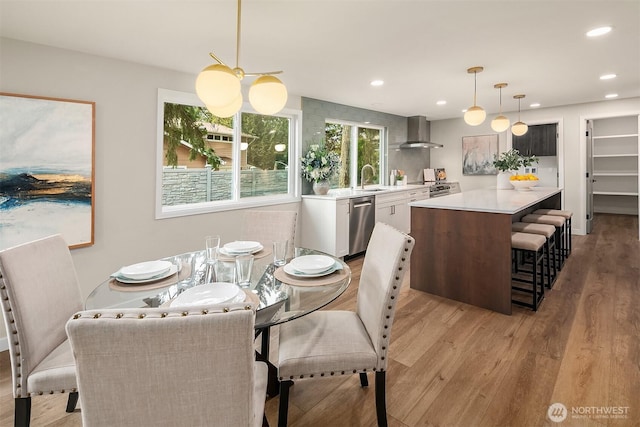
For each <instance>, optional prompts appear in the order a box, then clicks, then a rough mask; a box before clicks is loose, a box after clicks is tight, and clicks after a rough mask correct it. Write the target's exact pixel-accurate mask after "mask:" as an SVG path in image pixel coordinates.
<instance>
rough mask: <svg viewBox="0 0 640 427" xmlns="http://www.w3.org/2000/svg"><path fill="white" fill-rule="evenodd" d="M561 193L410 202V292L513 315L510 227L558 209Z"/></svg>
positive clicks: (486, 193) (493, 193)
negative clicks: (527, 217)
mask: <svg viewBox="0 0 640 427" xmlns="http://www.w3.org/2000/svg"><path fill="white" fill-rule="evenodd" d="M561 191H562V190H561V189H560V188H551V187H541V188H536V187H534V188H533V189H532V190H531V191H516V190H496V189H495V188H494V189H481V190H471V191H465V192H462V193H458V194H451V195H448V196H445V197H440V198H436V199H427V200H421V201H416V202H412V203H410V204H409V206H410V207H411V235H412V236H413V237H414V238H415V240H416V243H415V247H414V249H413V252H412V254H411V283H410V286H411V288H413V289H417V290H420V291H424V292H429V293H431V294H434V295H439V296H442V297H445V298H450V299H453V300H456V301H461V302H465V303H468V304H472V305H476V306H478V307H483V308H487V309H489V310H494V311H497V312H500V313H504V314H511V223H513V222H517V221H519V220H520V218H522V217H523V216H524V215H527V214H529V213H531V212H532V211H534V210H536V209H540V208H547V209H560V205H561V200H560V196H561Z"/></svg>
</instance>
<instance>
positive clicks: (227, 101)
mask: <svg viewBox="0 0 640 427" xmlns="http://www.w3.org/2000/svg"><path fill="white" fill-rule="evenodd" d="M241 16H242V2H241V0H238V11H237V20H236V66H235V68H233V69H231V68H230V67H229V66H228V65H227V64H225V63H224V62H222V60H220V58H218V57H217V56H216V55H214V54H213V53H209V55H210V56H211V57H212V58H213V59H215V60H216V62H217V64H213V65H209V66H208V67H206V68H204V69H203V70H202V71H201V72H200V74H198V77H197V78H196V94H197V95H198V97H199V98H200V100H201V101H202V102H203V103H204V104H205V105H206V106H207V109H209V111H211V113H212V114H214V115H216V116H218V117H231V116H233V115H234V114H235V113H237V112H238V111H239V110H240V108H241V107H242V85H241V84H240V81H241V80H242V79H243V78H244V77H245V76H259V77H258V78H257V79H256V81H255V82H254V83H253V84H252V85H251V88H250V90H249V102H250V103H251V105H252V107H253V108H254V109H255V110H256V111H257V112H259V113H261V114H265V115H270V114H275V113H277V112H278V111H280V110H281V109H282V108H283V107H284V106H285V105H286V103H287V96H288V95H287V88H286V87H285V85H284V84H283V83H282V82H281V81H280V80H279V79H278V78H276V77H273V74H280V73H282V71H269V72H265V73H245V71H244V70H243V69H242V68H240V66H239V65H238V63H239V58H240V25H241Z"/></svg>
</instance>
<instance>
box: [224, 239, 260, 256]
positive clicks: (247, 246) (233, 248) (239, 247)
mask: <svg viewBox="0 0 640 427" xmlns="http://www.w3.org/2000/svg"><path fill="white" fill-rule="evenodd" d="M261 247H262V245H261V244H260V242H253V241H250V240H236V241H235V242H229V243H227V244H225V245H224V246H223V249H224V250H225V251H227V253H230V254H231V253H236V254H242V253H245V254H246V253H249V252H253V251H255V250H257V249H258V248H261Z"/></svg>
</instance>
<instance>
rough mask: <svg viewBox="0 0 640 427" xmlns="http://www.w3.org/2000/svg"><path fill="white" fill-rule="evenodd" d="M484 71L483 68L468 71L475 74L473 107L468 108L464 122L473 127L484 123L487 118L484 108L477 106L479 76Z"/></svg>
mask: <svg viewBox="0 0 640 427" xmlns="http://www.w3.org/2000/svg"><path fill="white" fill-rule="evenodd" d="M483 70H484V68H483V67H471V68H469V69H467V73H469V74H471V73H473V107H469V108H467V112H466V113H464V121H465V122H466V123H467V124H468V125H471V126H478V125H479V124H481V123H482V122H484V119H485V117H487V113H486V112H485V111H484V110H483V109H482V107H480V106H478V105H476V96H477V92H476V91H477V78H476V76H477V74H478V73H481V72H482V71H483Z"/></svg>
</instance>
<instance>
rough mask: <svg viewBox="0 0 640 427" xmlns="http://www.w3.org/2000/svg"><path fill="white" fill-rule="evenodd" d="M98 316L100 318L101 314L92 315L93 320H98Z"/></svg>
mask: <svg viewBox="0 0 640 427" xmlns="http://www.w3.org/2000/svg"><path fill="white" fill-rule="evenodd" d="M100 316H102V314H100V313H96V314H94V315H93V318H94V319H99V318H100Z"/></svg>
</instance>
